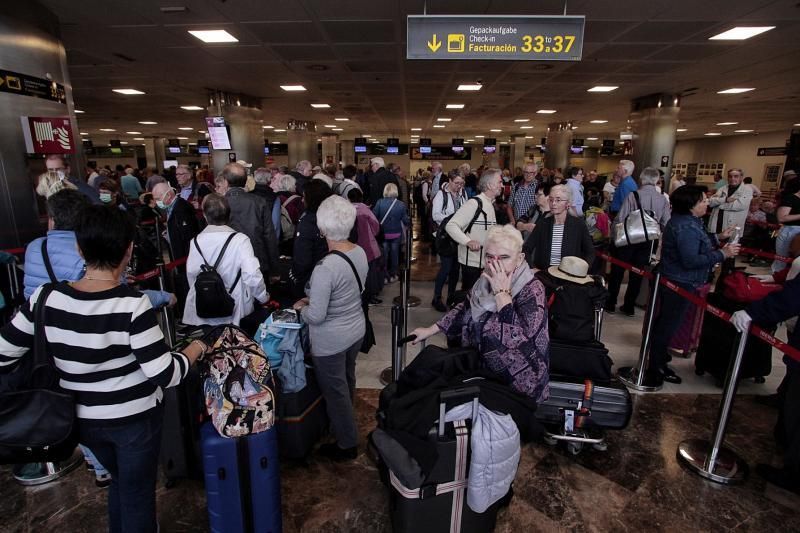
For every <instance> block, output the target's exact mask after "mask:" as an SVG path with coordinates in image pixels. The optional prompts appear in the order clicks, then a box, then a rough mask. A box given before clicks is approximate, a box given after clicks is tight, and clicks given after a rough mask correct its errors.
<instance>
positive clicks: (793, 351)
mask: <svg viewBox="0 0 800 533" xmlns="http://www.w3.org/2000/svg"><path fill="white" fill-rule="evenodd" d="M742 250H745V248H742ZM765 253H766V252H765ZM597 255H598V257H600V258H602V259H604V260H606V261H608V262H610V263H613V264H615V265H617V266H620V267H622V268H623V269H625V270H630V271H631V272H633V273H635V274H639V275H640V276H642V277H644V278H646V279H649V280H652V279H655V276H654V275H653V274H652V273H651V272H648V271H646V270H642V269H641V268H638V267H635V266H633V265H631V264H630V263H626V262H625V261H620V260H619V259H617V258H616V257H611V256H610V255H608V254H606V253H604V252H597ZM770 255H771V254H770ZM772 257H776V258H777V257H778V256H772ZM788 261H789V262H791V259H789V260H788ZM660 283H661V285H662V286H664V287H666V288H668V289H669V290H671V291H674V292H676V293H678V294H679V295H680V296H682V297H683V298H686V299H687V300H689V301H690V302H691V303H693V304H694V305H696V306H698V307H702V308H704V309H705V310H706V311H707V312H709V313H711V314H712V315H714V316H717V317H719V318H721V319H722V320H730V319H731V314H730V313H728V312H726V311H723V310H722V309H720V308H719V307H715V306H713V305H711V304H709V303H708V302H706V301H705V300H704V299H702V298H700V297H699V296H697V295H696V294H692V293H691V292H689V291H687V290H685V289H682V288H681V287H679V286H678V285H676V284H675V283H673V282H671V281H669V280H668V279H665V278H661V281H660ZM750 333H751V334H752V335H755V336H756V337H758V338H759V339H761V340H763V341H764V342H766V343H767V344H769V345H771V346H773V347H775V348H777V349H778V350H780V351H781V352H783V353H784V354H786V355H788V356H789V357H791V358H792V359H794V360H795V361H800V350H798V349H797V348H794V347H792V346H789V345H788V344H786V343H785V342H783V341H782V340H780V339H777V338H775V336H773V335H771V334H769V333H767V332H766V331H764V330H763V329H761V328H760V327H758V326H756V325H755V324H753V325H751V326H750Z"/></svg>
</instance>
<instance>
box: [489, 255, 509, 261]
mask: <svg viewBox="0 0 800 533" xmlns="http://www.w3.org/2000/svg"><path fill="white" fill-rule="evenodd" d="M486 259H487V260H489V261H508V260H509V259H511V256H510V255H505V254H503V255H492V254H486Z"/></svg>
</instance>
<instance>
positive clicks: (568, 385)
mask: <svg viewBox="0 0 800 533" xmlns="http://www.w3.org/2000/svg"><path fill="white" fill-rule="evenodd" d="M632 413H633V402H632V400H631V394H630V392H628V389H627V388H626V387H625V386H624V385H623V384H622V383H620V382H618V381H616V380H611V381H597V382H593V381H591V380H583V379H580V378H571V377H567V376H557V375H551V376H550V397H549V398H548V399H547V400H545V401H544V402H542V403H540V404H539V407H538V408H537V409H536V419H537V420H539V421H540V422H542V423H544V424H556V425H559V426H563V425H565V424H566V428H567V430H568V431H570V432H571V431H573V428H579V427H580V428H586V429H589V428H596V429H624V428H625V427H627V425H628V422H629V421H630V419H631V414H632ZM570 419H571V420H570Z"/></svg>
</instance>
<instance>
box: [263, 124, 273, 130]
mask: <svg viewBox="0 0 800 533" xmlns="http://www.w3.org/2000/svg"><path fill="white" fill-rule="evenodd" d="M261 127H262V128H263V129H265V130H271V129H275V126H269V125H267V126H261Z"/></svg>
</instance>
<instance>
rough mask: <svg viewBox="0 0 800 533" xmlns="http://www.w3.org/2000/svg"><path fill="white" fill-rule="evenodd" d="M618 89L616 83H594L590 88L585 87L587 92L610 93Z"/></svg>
mask: <svg viewBox="0 0 800 533" xmlns="http://www.w3.org/2000/svg"><path fill="white" fill-rule="evenodd" d="M617 89H619V87H618V86H617V85H595V86H594V87H592V88H591V89H586V92H587V93H610V92H611V91H615V90H617Z"/></svg>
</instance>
